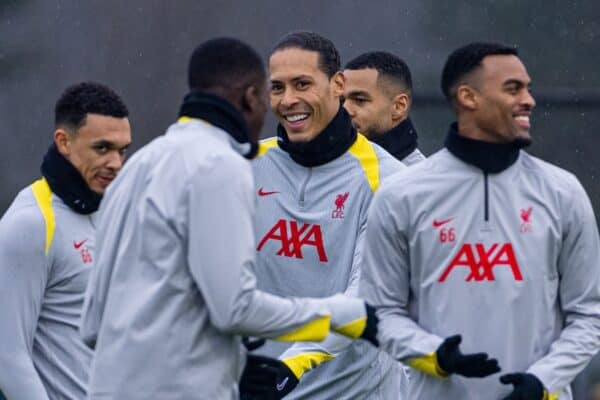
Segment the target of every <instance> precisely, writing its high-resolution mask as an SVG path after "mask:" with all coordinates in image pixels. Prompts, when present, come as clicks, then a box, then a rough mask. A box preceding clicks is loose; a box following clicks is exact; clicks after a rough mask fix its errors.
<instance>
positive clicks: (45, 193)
mask: <svg viewBox="0 0 600 400" xmlns="http://www.w3.org/2000/svg"><path fill="white" fill-rule="evenodd" d="M31 188H32V190H33V196H34V197H35V201H36V203H37V205H38V207H39V208H40V211H41V212H42V215H43V216H44V222H45V223H46V248H45V252H46V255H47V254H48V251H49V250H50V245H51V244H52V238H54V228H55V226H56V221H55V219H54V211H53V210H52V190H50V186H49V185H48V182H46V178H42V179H39V180H37V181H35V182H34V183H33V185H31Z"/></svg>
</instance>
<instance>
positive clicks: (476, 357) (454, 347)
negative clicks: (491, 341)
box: [436, 335, 500, 378]
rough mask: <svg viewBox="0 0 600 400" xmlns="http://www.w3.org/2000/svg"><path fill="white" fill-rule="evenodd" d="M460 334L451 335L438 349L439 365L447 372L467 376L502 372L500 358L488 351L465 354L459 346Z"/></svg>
mask: <svg viewBox="0 0 600 400" xmlns="http://www.w3.org/2000/svg"><path fill="white" fill-rule="evenodd" d="M461 341H462V338H461V336H460V335H455V336H450V337H449V338H446V340H444V342H443V343H442V344H441V345H440V347H439V348H438V349H437V351H436V356H437V360H438V365H439V366H440V368H441V369H442V370H443V372H445V373H447V374H458V375H462V376H465V377H467V378H483V377H485V376H488V375H492V374H495V373H496V372H500V367H499V366H498V360H496V359H495V358H489V356H488V354H487V353H474V354H463V353H461V351H460V349H459V348H458V346H459V344H460V342H461Z"/></svg>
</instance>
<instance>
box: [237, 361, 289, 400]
mask: <svg viewBox="0 0 600 400" xmlns="http://www.w3.org/2000/svg"><path fill="white" fill-rule="evenodd" d="M296 386H298V379H297V378H296V376H295V375H294V373H293V372H292V370H290V369H289V368H288V367H287V365H285V364H284V363H283V362H281V361H280V360H276V359H274V358H269V357H263V356H255V355H252V354H248V359H247V361H246V367H245V368H244V372H243V373H242V379H241V380H240V399H241V400H279V399H282V398H283V396H285V395H287V394H288V393H290V392H291V391H292V390H294V388H295V387H296Z"/></svg>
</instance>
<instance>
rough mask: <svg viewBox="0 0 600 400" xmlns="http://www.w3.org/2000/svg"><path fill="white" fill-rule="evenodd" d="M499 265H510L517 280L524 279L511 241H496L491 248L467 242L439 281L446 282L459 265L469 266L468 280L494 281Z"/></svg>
mask: <svg viewBox="0 0 600 400" xmlns="http://www.w3.org/2000/svg"><path fill="white" fill-rule="evenodd" d="M499 266H505V267H509V268H510V269H511V271H512V273H513V276H514V278H515V280H516V281H522V280H523V276H522V275H521V269H520V268H519V264H518V263H517V258H516V257H515V252H514V250H513V247H512V245H511V244H510V243H504V244H499V243H494V244H492V246H491V247H490V248H489V249H486V248H485V246H484V245H483V244H482V243H477V244H474V245H473V244H469V243H465V244H463V245H462V247H461V248H460V250H459V251H458V253H456V255H455V256H454V258H453V259H452V261H450V264H448V266H447V267H446V269H445V270H444V273H443V274H442V276H440V278H439V280H438V281H439V282H444V281H445V280H446V278H448V275H450V272H452V270H453V269H454V268H457V267H466V268H469V270H470V272H471V273H470V274H469V275H468V276H467V279H466V281H467V282H470V281H476V282H480V281H494V280H496V279H495V277H494V271H493V269H494V267H499Z"/></svg>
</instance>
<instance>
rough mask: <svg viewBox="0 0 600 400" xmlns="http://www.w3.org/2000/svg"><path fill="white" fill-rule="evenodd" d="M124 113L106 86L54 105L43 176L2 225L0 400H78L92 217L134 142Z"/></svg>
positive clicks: (90, 86) (84, 366) (74, 90)
mask: <svg viewBox="0 0 600 400" xmlns="http://www.w3.org/2000/svg"><path fill="white" fill-rule="evenodd" d="M127 116H128V111H127V107H126V106H125V104H123V102H122V101H121V99H120V98H119V96H118V95H117V94H116V93H114V92H113V91H112V90H111V89H109V88H108V87H106V86H103V85H100V84H97V83H92V82H85V83H80V84H77V85H74V86H71V87H69V88H68V89H67V90H66V91H65V92H64V93H63V94H62V96H61V97H60V99H59V100H58V102H57V103H56V108H55V130H54V143H53V144H52V146H51V147H50V149H49V150H48V152H47V153H46V156H45V157H44V161H43V162H42V167H41V170H42V175H43V177H42V178H41V179H39V180H37V181H36V182H34V183H33V184H32V185H30V186H28V187H27V188H25V189H23V190H22V191H21V192H20V193H19V194H18V195H17V197H16V199H15V200H14V201H13V203H12V205H11V206H10V208H9V209H8V211H6V214H4V216H3V217H2V219H1V220H0V321H3V325H2V329H0V371H2V372H0V391H1V392H4V394H5V395H6V397H7V398H8V399H11V400H13V399H14V400H18V399H36V400H37V399H39V400H44V399H50V400H51V399H57V400H58V399H70V400H79V399H83V398H85V394H86V389H87V381H88V372H89V367H90V362H91V356H92V352H91V350H90V349H89V348H87V347H86V346H85V344H84V343H83V340H82V339H81V337H80V336H79V332H78V326H79V318H80V315H81V310H82V306H83V298H84V293H85V288H86V284H87V281H88V277H89V274H90V272H91V270H92V266H93V265H94V260H95V257H96V255H95V254H94V243H95V226H96V222H97V221H96V213H95V212H96V210H97V209H98V206H99V203H100V200H101V198H102V194H103V193H104V191H105V189H106V187H107V186H108V185H109V184H110V182H111V181H112V180H113V179H114V178H115V176H116V175H117V173H118V172H119V170H120V169H121V166H122V164H123V160H124V158H125V151H126V149H127V147H128V146H129V144H130V142H131V133H130V127H129V120H128V118H127Z"/></svg>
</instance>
